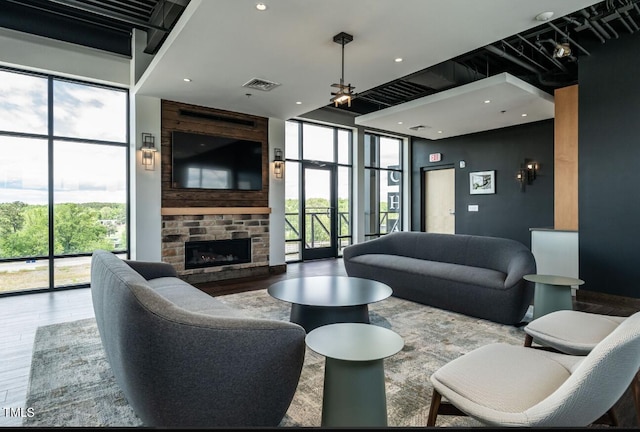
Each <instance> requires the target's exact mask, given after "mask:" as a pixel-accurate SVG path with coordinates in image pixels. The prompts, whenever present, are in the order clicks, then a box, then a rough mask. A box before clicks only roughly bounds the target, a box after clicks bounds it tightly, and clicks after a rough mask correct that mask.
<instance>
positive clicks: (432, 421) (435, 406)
mask: <svg viewBox="0 0 640 432" xmlns="http://www.w3.org/2000/svg"><path fill="white" fill-rule="evenodd" d="M441 400H442V395H441V394H440V393H438V390H436V389H433V393H432V394H431V406H430V407H429V417H428V419H427V427H429V426H435V425H436V417H438V410H439V409H440V401H441Z"/></svg>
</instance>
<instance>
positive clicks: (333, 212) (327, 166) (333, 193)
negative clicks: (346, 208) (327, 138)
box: [300, 161, 338, 261]
mask: <svg viewBox="0 0 640 432" xmlns="http://www.w3.org/2000/svg"><path fill="white" fill-rule="evenodd" d="M301 169H302V176H301V181H300V186H301V195H302V203H301V204H302V205H301V208H300V210H301V216H302V217H301V219H302V220H301V224H302V229H301V232H300V234H301V239H302V242H301V243H302V248H301V249H302V250H301V259H302V261H311V260H316V259H326V258H337V257H338V225H337V224H338V165H337V164H335V163H333V162H316V161H302V162H301ZM307 169H316V170H325V171H328V172H329V175H330V182H331V184H330V185H329V188H330V190H329V205H330V207H329V208H330V210H329V211H330V215H329V218H330V221H331V228H330V233H329V239H330V245H329V247H324V248H313V249H309V248H307V241H306V240H307V218H306V213H307V206H306V204H307V203H306V201H307V197H306V192H307V188H306V182H307V180H306V175H305V172H306V170H307Z"/></svg>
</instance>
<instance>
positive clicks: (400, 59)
mask: <svg viewBox="0 0 640 432" xmlns="http://www.w3.org/2000/svg"><path fill="white" fill-rule="evenodd" d="M402 60H403V59H402V57H398V58H396V59H395V62H396V63H400V62H401V61H402Z"/></svg>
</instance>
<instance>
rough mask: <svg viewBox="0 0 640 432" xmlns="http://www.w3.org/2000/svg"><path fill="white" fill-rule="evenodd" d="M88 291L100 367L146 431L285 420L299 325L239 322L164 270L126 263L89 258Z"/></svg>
mask: <svg viewBox="0 0 640 432" xmlns="http://www.w3.org/2000/svg"><path fill="white" fill-rule="evenodd" d="M132 267H133V268H136V270H138V271H140V272H142V273H143V274H145V275H147V276H154V277H153V278H150V279H149V280H146V279H145V278H144V277H143V276H142V275H141V274H139V273H137V272H136V271H134V270H133V269H132ZM91 293H92V297H93V305H94V310H95V315H96V321H97V324H98V329H99V331H100V337H101V339H102V344H103V346H104V349H105V351H106V355H107V360H108V361H109V364H110V365H111V368H112V370H113V373H114V375H115V377H116V381H117V383H118V385H119V386H120V387H121V388H122V390H123V392H124V394H125V396H126V398H127V400H128V401H129V403H130V404H131V406H132V408H133V409H134V411H135V412H136V414H138V416H139V417H140V419H141V420H142V421H143V422H144V425H145V426H153V427H234V426H235V427H252V426H277V425H278V424H279V423H280V421H281V420H282V418H283V417H284V415H285V413H286V411H287V409H288V407H289V404H290V403H291V400H292V398H293V395H294V393H295V390H296V387H297V384H298V380H299V378H300V372H301V370H302V363H303V360H304V353H305V344H304V338H305V335H306V334H305V331H304V330H303V329H302V327H300V326H298V325H296V324H292V323H289V322H281V321H275V320H263V319H252V318H248V317H245V316H243V315H242V314H241V313H240V311H237V310H234V309H232V308H229V307H228V306H226V305H224V304H223V303H221V302H219V301H218V300H216V299H215V298H213V297H210V296H208V295H206V294H204V293H203V292H202V291H200V290H198V289H197V288H195V287H193V286H191V285H189V284H187V283H186V282H184V281H182V280H180V279H178V278H176V277H175V272H173V269H171V267H170V266H168V265H167V264H162V263H134V262H131V265H127V263H125V262H124V261H122V260H121V259H119V258H118V257H116V256H115V255H113V254H111V253H109V252H105V251H96V252H95V253H94V255H93V258H92V263H91Z"/></svg>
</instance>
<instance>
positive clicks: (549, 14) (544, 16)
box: [536, 12, 553, 21]
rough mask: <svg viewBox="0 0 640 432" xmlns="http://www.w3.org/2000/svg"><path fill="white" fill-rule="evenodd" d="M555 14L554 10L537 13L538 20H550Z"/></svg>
mask: <svg viewBox="0 0 640 432" xmlns="http://www.w3.org/2000/svg"><path fill="white" fill-rule="evenodd" d="M552 16H553V12H542V13H539V14H538V15H536V21H549V20H550V19H551V17H552Z"/></svg>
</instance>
